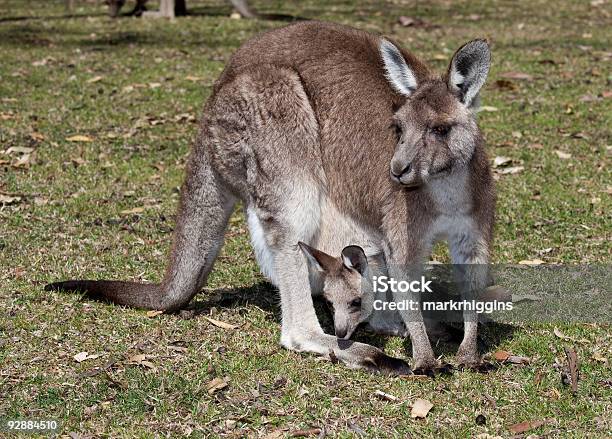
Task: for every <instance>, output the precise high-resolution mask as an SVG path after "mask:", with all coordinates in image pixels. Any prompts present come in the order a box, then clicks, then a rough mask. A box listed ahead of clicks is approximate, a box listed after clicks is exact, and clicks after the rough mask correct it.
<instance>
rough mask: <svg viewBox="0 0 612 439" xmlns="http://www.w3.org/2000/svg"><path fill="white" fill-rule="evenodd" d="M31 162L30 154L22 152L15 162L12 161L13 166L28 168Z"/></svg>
mask: <svg viewBox="0 0 612 439" xmlns="http://www.w3.org/2000/svg"><path fill="white" fill-rule="evenodd" d="M31 163H32V155H31V154H24V155H22V156H21V157H19V158H18V159H17V161H16V162H15V163H13V165H12V166H13V168H29V167H30V164H31Z"/></svg>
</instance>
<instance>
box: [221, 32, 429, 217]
mask: <svg viewBox="0 0 612 439" xmlns="http://www.w3.org/2000/svg"><path fill="white" fill-rule="evenodd" d="M380 41H381V38H380V37H378V36H376V35H373V34H371V33H368V32H365V31H361V30H358V29H354V28H349V27H346V26H342V25H338V24H333V23H324V22H317V21H309V22H300V23H296V24H293V25H290V26H287V27H284V28H281V29H275V30H272V31H269V32H266V33H263V34H260V35H258V36H256V37H254V38H252V39H251V40H249V41H247V42H246V43H245V44H244V45H243V46H242V47H241V48H240V49H238V51H237V52H236V53H235V54H234V55H233V56H232V58H231V59H230V61H229V63H228V65H227V67H226V69H225V70H224V72H223V74H222V76H221V77H220V78H219V81H218V82H217V84H216V86H215V91H218V90H219V89H220V88H222V87H223V85H224V84H226V83H228V82H231V81H232V80H233V78H234V77H235V76H236V75H239V74H241V73H243V72H245V71H249V70H251V69H253V68H254V67H255V66H257V65H262V64H268V65H274V66H279V67H284V68H289V69H292V70H294V71H295V72H296V73H297V74H298V75H299V77H300V80H301V82H302V85H303V87H304V90H305V92H306V94H307V96H308V98H309V100H310V104H311V106H312V108H313V111H314V112H315V117H316V120H317V122H318V125H319V126H318V130H319V142H320V150H321V162H322V164H323V167H324V172H325V174H326V177H327V182H328V188H327V190H328V191H329V196H330V197H331V199H332V200H333V201H334V203H335V204H336V206H337V207H338V208H339V209H341V210H344V211H351V212H352V213H354V214H357V216H359V215H358V212H364V211H373V210H375V209H372V207H373V206H372V205H370V203H378V202H379V201H378V200H379V196H380V195H381V194H382V193H384V192H385V191H387V190H393V188H390V182H389V178H388V164H389V161H390V160H391V157H392V156H393V151H394V149H395V146H396V141H397V139H395V137H394V135H393V130H391V129H390V123H391V120H392V116H393V112H394V107H397V106H400V105H402V103H403V102H404V101H405V98H404V97H403V96H401V95H400V94H398V93H397V92H395V91H394V90H393V89H392V87H390V86H389V83H388V81H387V80H386V78H385V70H384V67H383V64H382V61H381V55H380ZM402 55H403V56H404V58H405V59H406V60H407V62H408V63H409V64H410V65H411V67H412V68H413V71H414V72H415V74H416V76H417V78H419V79H420V80H425V79H426V78H429V77H430V76H431V72H430V71H429V69H428V68H427V67H426V66H425V65H424V64H423V63H422V62H420V61H419V60H418V59H417V58H416V57H414V56H413V55H412V54H410V53H409V52H406V51H402ZM357 169H358V170H359V172H355V170H357Z"/></svg>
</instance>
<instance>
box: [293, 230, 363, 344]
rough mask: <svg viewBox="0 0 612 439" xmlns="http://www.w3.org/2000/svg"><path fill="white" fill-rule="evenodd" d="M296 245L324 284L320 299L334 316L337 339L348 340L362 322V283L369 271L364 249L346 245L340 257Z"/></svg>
mask: <svg viewBox="0 0 612 439" xmlns="http://www.w3.org/2000/svg"><path fill="white" fill-rule="evenodd" d="M299 246H300V249H301V250H302V252H303V253H304V255H305V256H306V261H307V262H308V266H309V268H310V272H311V273H314V274H315V275H316V276H319V279H320V281H321V284H322V285H323V298H324V299H325V301H326V302H327V304H328V306H329V308H330V310H331V311H332V313H333V315H334V330H335V333H336V337H338V338H342V339H345V340H348V339H349V338H350V337H351V335H352V334H353V332H354V331H355V329H356V328H357V326H359V324H360V323H361V322H362V321H363V313H362V307H361V299H362V296H363V294H362V284H361V282H362V276H364V275H365V273H366V271H367V268H368V260H367V258H366V255H365V253H364V251H363V249H362V248H361V247H359V246H356V245H349V246H348V247H345V248H344V249H343V250H342V254H341V255H340V257H333V256H330V255H328V254H327V253H324V252H322V251H320V250H317V249H316V248H312V247H310V246H308V245H306V244H304V243H303V242H300V243H299Z"/></svg>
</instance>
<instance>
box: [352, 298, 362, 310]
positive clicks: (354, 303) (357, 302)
mask: <svg viewBox="0 0 612 439" xmlns="http://www.w3.org/2000/svg"><path fill="white" fill-rule="evenodd" d="M350 305H351V306H352V307H353V308H361V299H355V300H353V301H352V302H351V303H350Z"/></svg>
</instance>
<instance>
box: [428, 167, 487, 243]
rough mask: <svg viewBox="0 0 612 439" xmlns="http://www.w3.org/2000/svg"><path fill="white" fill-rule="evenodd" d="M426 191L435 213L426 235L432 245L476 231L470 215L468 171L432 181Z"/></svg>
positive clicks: (470, 199)
mask: <svg viewBox="0 0 612 439" xmlns="http://www.w3.org/2000/svg"><path fill="white" fill-rule="evenodd" d="M427 191H428V195H429V197H430V199H431V201H432V203H433V208H434V209H433V210H434V211H435V212H436V214H435V216H434V220H433V222H432V223H431V225H430V226H429V227H428V233H427V238H428V240H429V241H430V242H431V243H432V244H433V243H435V242H436V241H438V240H442V239H447V238H449V237H451V236H453V235H463V234H471V235H473V234H474V233H475V232H477V231H476V225H475V221H474V218H473V216H472V214H471V212H472V195H471V188H470V185H469V174H468V171H467V170H462V171H455V172H453V174H451V175H449V176H448V177H445V178H442V179H439V180H434V181H432V182H431V183H430V184H429V185H428V188H427Z"/></svg>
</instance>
